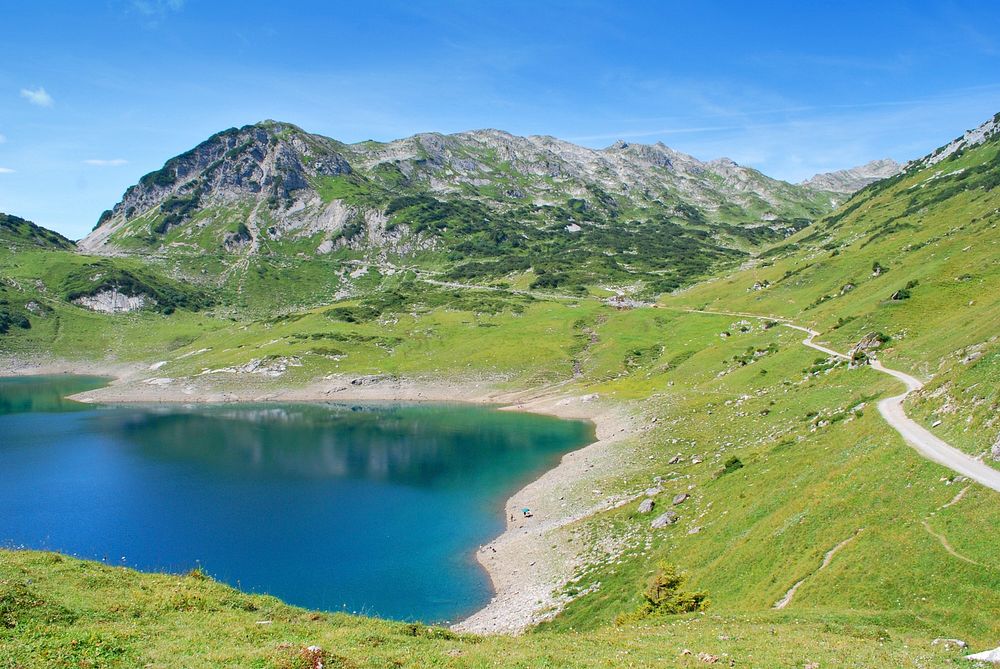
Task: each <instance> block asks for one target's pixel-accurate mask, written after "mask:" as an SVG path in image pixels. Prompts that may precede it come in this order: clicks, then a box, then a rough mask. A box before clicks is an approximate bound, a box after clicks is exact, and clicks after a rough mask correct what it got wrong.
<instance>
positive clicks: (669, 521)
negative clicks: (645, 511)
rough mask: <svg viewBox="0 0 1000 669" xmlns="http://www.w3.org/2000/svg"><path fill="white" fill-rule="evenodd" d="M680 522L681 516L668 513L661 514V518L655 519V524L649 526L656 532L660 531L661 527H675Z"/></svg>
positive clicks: (671, 512)
mask: <svg viewBox="0 0 1000 669" xmlns="http://www.w3.org/2000/svg"><path fill="white" fill-rule="evenodd" d="M678 520H680V516H678V515H677V514H676V513H674V512H673V511H667V512H666V513H663V514H660V515H659V516H657V517H656V518H654V519H653V522H651V523H650V524H649V526H650V527H652V528H653V529H654V530H658V529H660V528H661V527H667V526H668V525H673V524H674V523H676V522H677V521H678Z"/></svg>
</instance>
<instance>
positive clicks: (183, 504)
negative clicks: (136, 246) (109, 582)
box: [0, 376, 593, 622]
mask: <svg viewBox="0 0 1000 669" xmlns="http://www.w3.org/2000/svg"><path fill="white" fill-rule="evenodd" d="M100 384H101V381H100V379H95V378H87V377H65V376H62V377H24V378H16V379H0V545H3V546H7V547H10V546H16V547H21V546H23V547H27V548H38V549H48V550H58V551H62V552H65V553H70V554H74V555H78V556H80V557H85V558H91V559H98V560H105V561H107V562H109V563H113V564H124V565H128V566H131V567H136V568H138V569H143V570H147V571H173V572H182V571H186V570H188V569H191V568H193V567H196V566H201V567H202V568H204V569H205V570H206V571H207V572H208V573H209V574H211V575H212V576H214V577H216V578H218V579H220V580H223V581H226V582H228V583H231V584H233V585H236V586H238V587H240V588H241V589H243V590H245V591H249V592H265V593H269V594H273V595H276V596H278V597H281V598H282V599H284V600H285V601H288V602H290V603H293V604H298V605H301V606H306V607H310V608H317V609H326V610H347V611H357V612H363V613H367V614H372V615H380V616H385V617H390V618H398V619H415V620H423V621H426V622H443V621H450V620H457V619H459V618H460V617H462V616H463V615H465V614H468V613H471V612H472V611H474V610H475V609H477V608H478V607H480V606H482V605H483V604H485V603H486V602H487V601H488V600H489V597H490V595H491V592H490V585H489V580H488V578H487V576H486V574H485V573H484V572H482V570H481V569H480V568H479V567H478V565H477V564H476V563H475V560H474V557H473V556H474V552H475V550H476V549H477V548H478V546H479V545H480V544H482V543H485V542H487V541H489V540H490V539H491V538H493V537H494V536H496V535H497V534H499V533H500V532H501V531H502V530H503V525H504V523H503V517H502V513H503V512H502V507H503V502H504V500H505V499H506V498H507V497H509V496H510V494H512V493H513V492H514V491H515V490H517V489H518V488H519V487H520V486H522V485H523V484H524V483H526V482H527V481H529V480H531V479H533V478H535V477H536V476H537V475H538V474H540V473H541V472H542V471H544V470H546V469H548V468H550V467H552V466H554V464H555V463H556V461H557V460H558V458H559V456H560V455H561V454H563V453H565V452H567V451H569V450H572V449H574V448H577V447H579V446H581V445H583V444H585V443H587V442H589V441H591V440H592V437H593V432H592V428H591V427H590V426H589V425H588V424H585V423H580V422H573V421H562V420H557V419H554V418H548V417H544V416H535V415H530V414H522V413H512V412H500V411H495V410H492V409H489V408H484V407H472V406H462V405H450V404H444V405H398V404H373V403H367V404H332V403H331V404H260V405H248V404H239V405H235V404H228V405H213V406H204V405H196V406H180V405H177V406H174V405H167V406H164V405H141V406H129V405H122V406H101V407H94V406H88V405H82V404H78V403H74V402H69V401H66V400H62V399H61V398H62V397H63V396H64V395H66V394H69V393H73V392H79V391H81V390H85V389H87V388H92V387H97V386H99V385H100Z"/></svg>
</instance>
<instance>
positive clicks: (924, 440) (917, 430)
mask: <svg viewBox="0 0 1000 669" xmlns="http://www.w3.org/2000/svg"><path fill="white" fill-rule="evenodd" d="M784 325H785V326H787V327H790V328H794V329H795V330H799V331H801V332H805V333H806V334H807V335H808V336H807V337H806V338H805V339H803V340H802V343H803V344H805V345H806V346H808V347H809V348H813V349H816V350H817V351H821V352H823V353H826V354H827V355H831V356H834V357H836V358H840V359H842V360H849V359H850V358H849V357H848V356H847V355H844V354H843V353H838V352H837V351H834V350H833V349H830V348H827V347H826V346H821V345H820V344H817V343H815V342H813V338H814V337H816V336H817V335H819V333H818V332H816V331H815V330H810V329H809V328H804V327H801V326H798V325H792V324H791V323H785V324H784ZM871 367H872V369H874V370H876V371H879V372H882V373H883V374H888V375H889V376H892V377H895V378H897V379H899V380H900V381H902V382H903V383H904V384H906V392H905V393H903V394H902V395H894V396H893V397H887V398H885V399H883V400H880V401H879V403H878V412H879V413H880V414H882V418H884V419H885V421H886V422H887V423H889V425H890V426H891V427H892V428H893V429H894V430H896V432H899V434H900V436H902V437H903V439H904V440H905V441H906V443H908V444H909V445H910V446H912V447H913V448H915V449H916V450H917V452H919V453H920V454H921V455H923V456H924V457H925V458H927V459H928V460H933V461H934V462H936V463H938V464H939V465H944V466H945V467H947V468H948V469H950V470H952V471H953V472H956V473H958V474H961V475H962V476H965V477H967V478H970V479H972V480H973V481H976V482H977V483H981V484H982V485H984V486H986V487H987V488H992V489H993V490H996V491H997V492H1000V471H997V470H996V469H993V468H992V467H990V466H989V465H987V464H984V463H982V462H980V461H979V460H976V459H975V458H973V457H972V456H970V455H966V454H965V453H963V452H962V451H960V450H958V449H957V448H955V447H954V446H951V445H950V444H948V443H947V442H946V441H944V440H943V439H940V438H938V437H937V436H935V435H934V434H932V433H931V432H930V431H929V430H927V429H926V428H925V427H923V426H922V425H920V424H919V423H917V422H916V421H914V420H912V419H910V418H909V417H907V415H906V412H904V411H903V400H905V399H906V396H907V395H909V394H910V393H911V392H913V391H914V390H920V389H921V388H923V387H924V384H923V383H922V382H921V381H920V380H918V379H916V378H914V377H912V376H910V375H909V374H906V373H904V372H900V371H899V370H895V369H889V368H888V367H885V366H884V365H883V364H882V363H881V362H879V361H878V360H872V361H871Z"/></svg>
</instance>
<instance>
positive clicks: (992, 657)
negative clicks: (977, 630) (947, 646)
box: [965, 648, 1000, 664]
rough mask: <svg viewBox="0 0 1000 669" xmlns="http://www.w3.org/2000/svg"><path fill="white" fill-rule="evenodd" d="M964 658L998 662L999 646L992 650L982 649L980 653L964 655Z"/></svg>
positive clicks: (999, 660)
mask: <svg viewBox="0 0 1000 669" xmlns="http://www.w3.org/2000/svg"><path fill="white" fill-rule="evenodd" d="M965 659H966V660H979V661H980V662H992V663H993V664H1000V648H994V649H993V650H984V651H983V652H982V653H974V654H972V655H966V656H965Z"/></svg>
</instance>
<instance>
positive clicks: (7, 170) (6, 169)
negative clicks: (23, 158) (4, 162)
mask: <svg viewBox="0 0 1000 669" xmlns="http://www.w3.org/2000/svg"><path fill="white" fill-rule="evenodd" d="M13 173H14V170H12V169H10V168H9V167H0V174H13Z"/></svg>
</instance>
